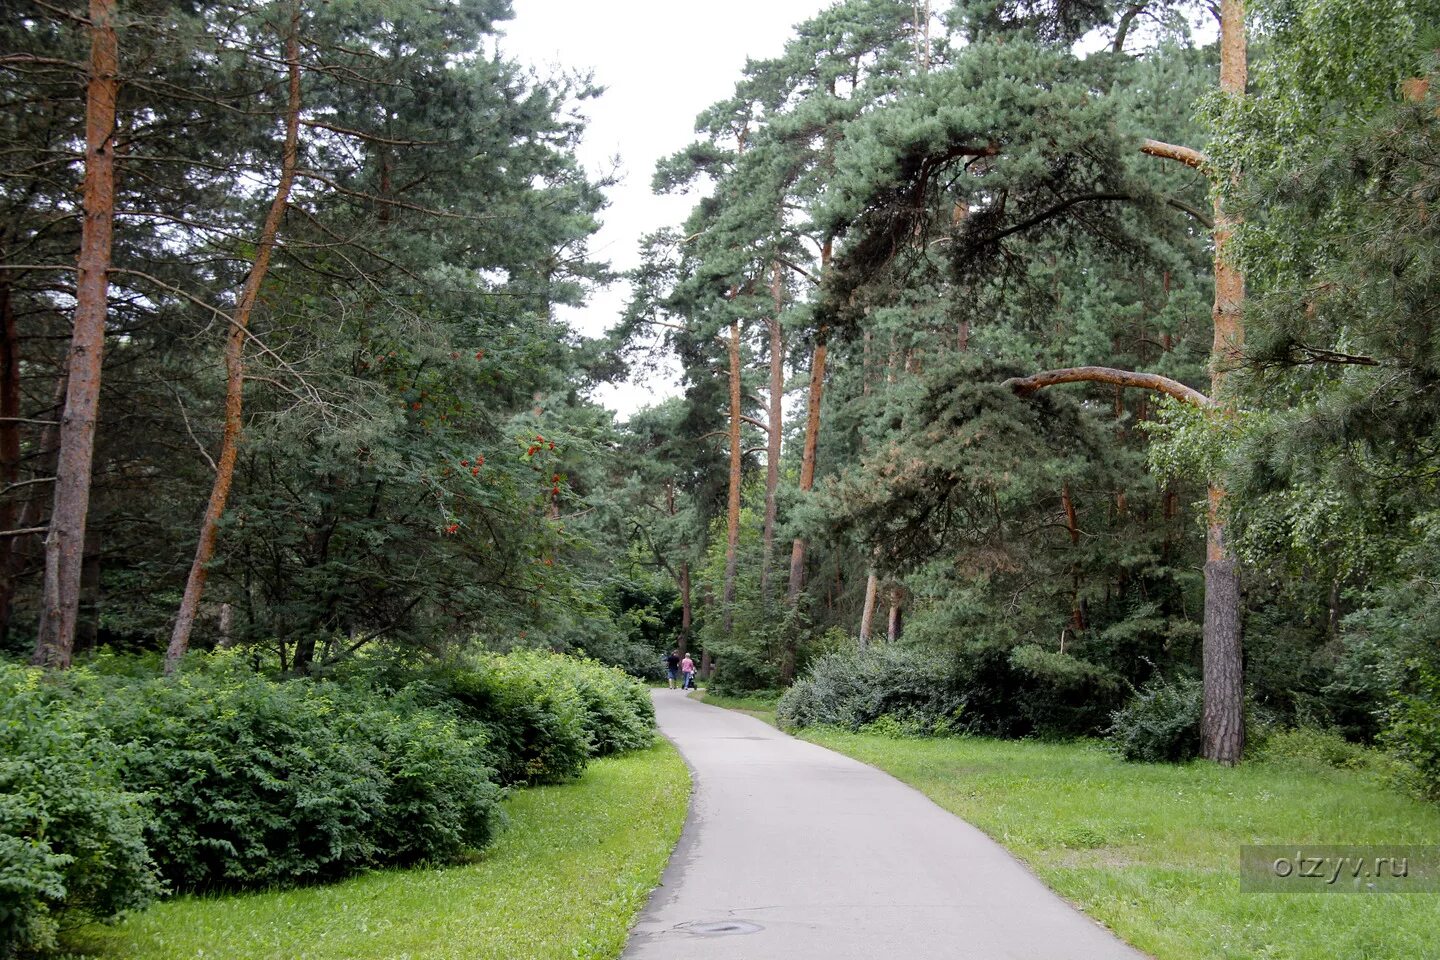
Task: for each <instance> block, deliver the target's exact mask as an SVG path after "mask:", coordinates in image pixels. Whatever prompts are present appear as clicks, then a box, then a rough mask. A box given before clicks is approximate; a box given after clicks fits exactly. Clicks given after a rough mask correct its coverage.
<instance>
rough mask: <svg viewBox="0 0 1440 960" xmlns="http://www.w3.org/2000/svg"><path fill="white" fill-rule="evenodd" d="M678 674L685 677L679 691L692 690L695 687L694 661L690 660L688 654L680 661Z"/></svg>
mask: <svg viewBox="0 0 1440 960" xmlns="http://www.w3.org/2000/svg"><path fill="white" fill-rule="evenodd" d="M680 672H681V673H682V674H684V675H685V682H684V683H682V684H681V685H680V689H681V690H692V689H694V687H695V661H694V660H691V659H690V654H688V653H687V654H685V659H684V660H681V661H680Z"/></svg>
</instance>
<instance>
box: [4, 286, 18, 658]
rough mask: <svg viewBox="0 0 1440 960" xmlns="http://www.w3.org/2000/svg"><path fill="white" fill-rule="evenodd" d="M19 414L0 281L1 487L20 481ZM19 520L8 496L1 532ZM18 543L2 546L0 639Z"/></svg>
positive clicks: (9, 307) (14, 353)
mask: <svg viewBox="0 0 1440 960" xmlns="http://www.w3.org/2000/svg"><path fill="white" fill-rule="evenodd" d="M20 414H21V411H20V334H19V329H18V326H17V324H16V322H15V304H14V302H13V301H12V300H11V299H10V284H9V282H7V281H6V280H5V279H4V278H0V484H4V486H6V487H10V486H13V485H14V484H15V483H18V482H19V480H20V420H19V418H20ZM19 519H20V509H19V501H17V500H16V499H15V498H14V497H13V496H11V495H10V494H9V493H7V494H6V495H5V499H4V502H3V503H0V530H14V529H15V528H16V522H17V521H18V520H19ZM19 540H20V538H19V537H6V538H4V543H0V640H4V638H5V637H6V636H7V635H8V633H9V631H10V608H11V604H12V603H13V601H14V598H15V575H16V573H17V572H18V569H19V564H18V563H16V558H17V557H18V555H19V550H20V544H19V542H18V541H19Z"/></svg>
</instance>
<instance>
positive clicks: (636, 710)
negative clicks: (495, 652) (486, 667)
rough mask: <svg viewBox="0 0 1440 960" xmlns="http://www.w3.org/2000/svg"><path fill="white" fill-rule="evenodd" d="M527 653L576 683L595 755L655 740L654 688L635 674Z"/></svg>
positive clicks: (542, 667)
mask: <svg viewBox="0 0 1440 960" xmlns="http://www.w3.org/2000/svg"><path fill="white" fill-rule="evenodd" d="M510 656H511V658H514V657H516V656H518V654H511V655H510ZM526 656H530V657H533V658H536V659H535V660H534V662H533V664H532V665H533V666H534V667H535V668H536V669H540V670H554V671H557V672H558V673H560V674H561V675H562V676H563V677H565V678H566V679H567V680H568V681H569V682H570V683H571V684H572V685H573V686H574V687H575V691H576V693H578V694H579V696H580V702H581V703H582V704H584V707H585V731H586V732H587V733H588V734H589V735H590V745H591V750H592V752H593V754H594V755H595V756H597V757H603V756H608V755H610V754H612V753H623V752H624V751H626V750H640V749H643V748H645V747H648V746H650V744H652V743H654V742H655V707H654V705H653V704H652V703H651V702H650V692H649V691H648V690H647V689H646V688H645V687H644V685H642V684H639V683H636V682H635V680H634V678H632V677H629V676H627V675H626V674H625V673H624V672H623V671H622V670H619V669H617V668H614V667H608V666H606V665H604V664H602V663H598V662H596V661H594V660H579V659H576V658H574V657H561V656H556V655H554V654H550V655H544V654H538V655H537V654H527V655H526Z"/></svg>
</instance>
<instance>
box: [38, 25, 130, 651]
mask: <svg viewBox="0 0 1440 960" xmlns="http://www.w3.org/2000/svg"><path fill="white" fill-rule="evenodd" d="M115 14H116V10H115V0H90V70H89V74H90V75H89V79H88V82H87V85H86V92H85V185H84V191H83V198H82V201H81V202H82V208H83V210H84V217H85V219H84V223H83V225H82V226H81V228H80V255H79V257H78V259H77V262H76V265H77V268H78V269H77V274H76V280H75V321H74V329H73V331H72V333H71V337H70V353H69V380H68V383H67V386H66V392H65V410H64V413H63V414H62V415H61V418H60V420H61V427H60V453H59V458H58V463H57V475H56V478H55V505H54V507H53V509H52V510H51V514H50V531H49V534H48V535H47V536H46V538H45V580H44V587H43V590H42V600H41V611H40V629H39V633H38V635H37V637H36V641H35V653H34V656H33V657H32V658H31V662H32V663H35V664H36V665H38V666H45V667H49V668H51V669H62V670H63V669H65V668H66V667H69V666H70V661H71V658H72V657H73V655H74V649H75V622H76V619H77V617H78V615H79V610H80V574H81V566H82V562H83V556H84V552H85V523H86V520H87V517H88V514H89V512H90V479H91V477H90V474H91V467H92V464H93V462H94V457H95V427H96V422H97V420H98V419H99V411H100V373H101V363H102V361H103V359H104V352H105V318H106V311H107V307H108V302H107V301H108V295H109V289H108V288H109V270H110V254H111V246H112V242H113V239H114V231H115V149H114V143H113V139H114V136H115V102H116V98H117V96H118V94H119V90H120V53H119V41H118V39H117V38H116V34H115Z"/></svg>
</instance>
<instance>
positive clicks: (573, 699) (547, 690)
mask: <svg viewBox="0 0 1440 960" xmlns="http://www.w3.org/2000/svg"><path fill="white" fill-rule="evenodd" d="M422 676H423V680H422V682H423V683H425V684H427V685H429V686H431V687H433V688H434V689H435V690H436V691H437V692H438V694H439V695H440V696H441V697H443V698H445V699H447V700H450V701H453V702H454V703H455V704H456V706H457V708H458V709H459V711H460V713H461V715H462V716H464V717H465V718H466V719H468V720H472V721H474V722H477V723H481V724H483V725H484V726H485V728H486V729H487V730H488V731H489V733H490V746H491V758H492V762H493V763H494V765H495V767H496V769H497V770H498V771H499V775H500V780H501V782H502V783H507V784H520V783H559V782H562V781H565V780H569V779H573V778H574V777H577V776H579V775H580V773H581V772H582V771H583V770H584V769H585V764H586V763H587V762H588V761H589V759H590V757H592V756H598V755H603V754H607V753H614V752H618V751H621V750H630V749H635V748H637V747H644V746H648V745H649V744H650V743H651V741H652V740H653V737H654V722H655V714H654V708H653V707H652V706H651V704H650V697H649V694H648V693H647V692H646V690H645V688H644V687H643V686H641V685H640V684H639V683H637V682H636V681H634V680H632V679H630V678H629V677H627V676H626V675H625V674H624V673H622V672H621V671H619V670H616V669H614V668H611V667H606V666H603V665H602V664H599V663H596V662H594V661H591V660H579V659H576V658H574V657H564V656H560V655H559V654H553V653H546V652H541V651H534V650H522V651H515V652H513V653H509V654H506V655H505V656H497V655H485V656H481V657H476V658H473V659H470V660H467V661H462V662H458V663H453V664H449V665H446V666H445V667H441V668H436V669H433V670H430V671H428V672H426V673H425V674H423V675H422Z"/></svg>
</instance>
